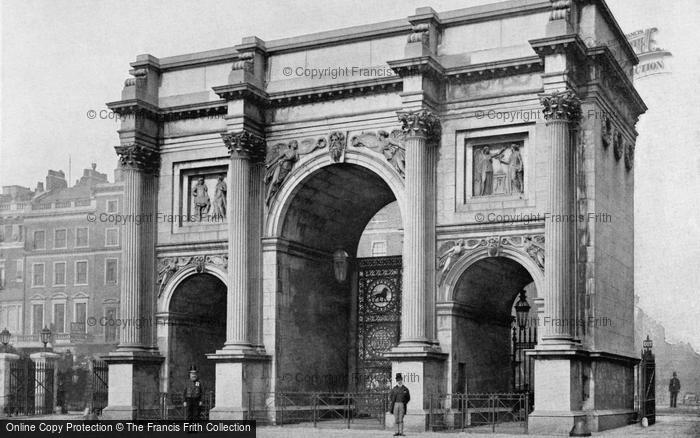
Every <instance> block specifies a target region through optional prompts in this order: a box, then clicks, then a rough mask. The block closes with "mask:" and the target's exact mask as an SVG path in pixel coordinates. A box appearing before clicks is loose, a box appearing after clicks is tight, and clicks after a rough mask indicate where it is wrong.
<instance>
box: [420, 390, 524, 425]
mask: <svg viewBox="0 0 700 438" xmlns="http://www.w3.org/2000/svg"><path fill="white" fill-rule="evenodd" d="M530 410H531V403H530V395H529V394H528V393H484V394H434V395H432V396H430V402H429V409H428V412H429V420H428V424H429V429H430V430H432V431H445V430H462V431H464V430H467V429H469V430H472V431H474V432H478V431H481V432H492V433H495V432H505V433H527V421H528V420H527V419H528V415H529V413H530Z"/></svg>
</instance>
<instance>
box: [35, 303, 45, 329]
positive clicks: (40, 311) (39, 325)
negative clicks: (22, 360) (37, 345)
mask: <svg viewBox="0 0 700 438" xmlns="http://www.w3.org/2000/svg"><path fill="white" fill-rule="evenodd" d="M43 328H44V305H43V304H32V334H33V335H38V334H39V333H41V329H43Z"/></svg>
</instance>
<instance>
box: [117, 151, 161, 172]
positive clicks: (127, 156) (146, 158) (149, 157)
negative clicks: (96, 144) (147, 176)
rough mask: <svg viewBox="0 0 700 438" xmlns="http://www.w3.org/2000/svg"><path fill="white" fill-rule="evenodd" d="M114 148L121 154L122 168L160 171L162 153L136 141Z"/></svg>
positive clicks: (120, 162)
mask: <svg viewBox="0 0 700 438" xmlns="http://www.w3.org/2000/svg"><path fill="white" fill-rule="evenodd" d="M114 150H115V151H116V152H117V155H119V167H120V168H122V169H134V170H139V171H142V172H146V173H152V174H156V173H158V168H159V167H160V155H159V154H158V152H157V151H155V150H153V149H151V148H147V147H145V146H141V145H139V144H136V143H131V144H126V145H119V146H115V147H114Z"/></svg>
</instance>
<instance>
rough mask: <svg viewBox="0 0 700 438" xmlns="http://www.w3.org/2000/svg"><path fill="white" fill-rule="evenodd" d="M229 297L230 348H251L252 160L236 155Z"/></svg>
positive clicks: (232, 168)
mask: <svg viewBox="0 0 700 438" xmlns="http://www.w3.org/2000/svg"><path fill="white" fill-rule="evenodd" d="M228 180H229V190H228V196H229V202H228V209H227V210H228V211H227V213H228V277H229V285H228V295H227V299H226V315H227V317H226V345H227V346H229V345H250V341H249V339H248V325H247V323H248V289H249V287H248V283H249V278H248V229H249V223H248V216H249V215H248V197H249V193H250V160H249V159H248V157H243V156H241V155H240V154H235V153H234V154H232V155H231V161H230V162H229V171H228Z"/></svg>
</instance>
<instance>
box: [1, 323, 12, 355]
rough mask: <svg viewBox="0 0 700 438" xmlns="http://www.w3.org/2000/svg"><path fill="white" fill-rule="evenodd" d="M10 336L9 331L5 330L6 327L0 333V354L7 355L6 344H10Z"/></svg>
mask: <svg viewBox="0 0 700 438" xmlns="http://www.w3.org/2000/svg"><path fill="white" fill-rule="evenodd" d="M11 336H12V335H11V334H10V331H9V330H7V327H5V328H4V329H3V330H2V331H1V332H0V342H1V343H2V352H3V353H7V344H9V343H10V337H11Z"/></svg>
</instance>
